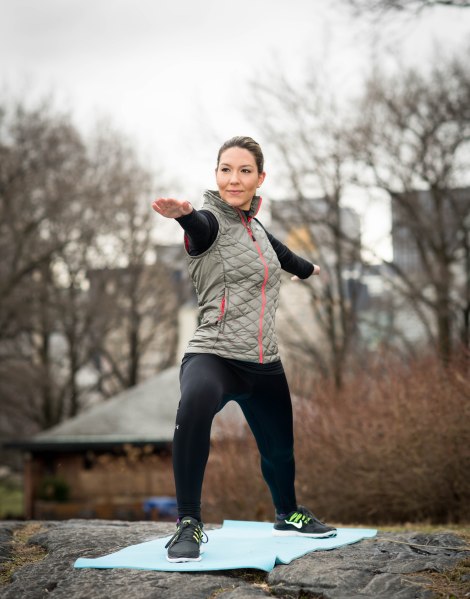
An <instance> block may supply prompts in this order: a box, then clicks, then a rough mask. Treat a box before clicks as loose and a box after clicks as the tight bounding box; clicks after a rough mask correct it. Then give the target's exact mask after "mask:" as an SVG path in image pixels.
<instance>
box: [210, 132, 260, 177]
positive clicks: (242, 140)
mask: <svg viewBox="0 0 470 599" xmlns="http://www.w3.org/2000/svg"><path fill="white" fill-rule="evenodd" d="M229 148H242V149H244V150H248V152H250V153H251V154H253V158H254V159H255V162H256V166H257V168H258V173H262V172H263V168H264V156H263V152H262V151H261V147H260V145H259V143H257V142H256V141H255V140H254V139H252V138H251V137H244V136H237V137H232V138H230V139H228V140H227V141H226V142H225V143H224V144H223V145H222V146H221V148H220V150H219V153H218V154H217V168H218V167H219V162H220V157H221V156H222V154H223V153H224V152H225V150H228V149H229Z"/></svg>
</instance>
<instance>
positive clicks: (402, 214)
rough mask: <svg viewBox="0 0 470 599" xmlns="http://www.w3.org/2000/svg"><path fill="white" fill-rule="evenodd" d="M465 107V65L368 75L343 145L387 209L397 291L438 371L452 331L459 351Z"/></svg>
mask: <svg viewBox="0 0 470 599" xmlns="http://www.w3.org/2000/svg"><path fill="white" fill-rule="evenodd" d="M469 107H470V69H469V67H468V61H467V60H464V59H460V58H458V59H457V58H456V59H451V60H444V59H441V62H440V63H439V64H435V65H434V67H433V68H432V70H431V71H430V72H429V73H426V74H425V73H418V72H417V71H416V70H414V69H406V70H405V71H404V72H403V71H401V72H400V73H399V74H397V75H395V76H385V75H382V74H378V73H375V74H374V75H373V76H372V77H371V79H370V80H369V82H368V83H367V88H366V91H365V94H364V98H363V100H362V103H361V105H360V109H359V114H360V125H359V126H358V127H357V129H356V131H355V135H354V137H353V142H352V150H353V152H354V155H355V157H356V158H357V159H358V161H360V162H361V163H362V165H363V167H364V166H365V167H366V169H367V171H366V172H367V173H368V175H367V176H366V177H364V176H362V181H363V183H366V182H367V180H368V182H370V183H371V184H373V185H375V186H378V187H379V188H381V189H383V190H385V191H386V192H387V193H388V194H389V196H390V198H391V201H392V213H393V238H394V246H395V247H394V250H395V252H396V255H395V259H394V261H393V263H391V265H390V266H391V267H392V268H393V270H394V272H395V274H396V276H397V285H396V288H397V289H398V290H399V291H400V293H401V294H402V296H403V297H406V298H407V300H408V303H409V305H410V306H412V308H413V311H414V313H415V316H416V317H417V318H418V319H419V320H420V322H421V323H422V325H423V326H424V328H425V330H426V331H427V334H428V337H429V339H430V340H431V341H432V342H433V343H434V344H435V345H436V348H437V349H438V351H439V354H440V356H441V358H442V359H443V360H444V361H448V360H449V359H450V357H451V355H452V352H453V347H454V344H455V341H456V336H457V331H458V330H459V328H460V336H461V338H462V339H464V338H467V343H468V316H465V315H466V314H467V315H468V311H469V295H468V288H469V277H470V271H469V268H468V237H469V231H468V227H469V224H470V223H469V210H470V189H469V188H468V187H465V186H464V184H465V183H466V182H467V184H468V179H467V178H466V177H467V171H468V163H469V150H470V145H469V142H470V108H469ZM363 174H364V171H363ZM367 177H369V179H367ZM462 185H463V187H462ZM400 251H402V253H403V252H405V251H406V256H403V259H401V260H400V256H401V255H402V254H400ZM465 323H467V324H465ZM465 327H467V332H466V333H465Z"/></svg>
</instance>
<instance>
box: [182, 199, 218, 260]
mask: <svg viewBox="0 0 470 599" xmlns="http://www.w3.org/2000/svg"><path fill="white" fill-rule="evenodd" d="M175 220H176V221H177V222H178V223H179V224H180V225H181V227H182V228H183V229H184V232H185V233H186V235H185V243H186V250H187V252H188V254H189V255H190V256H197V255H198V254H202V252H205V251H206V250H208V249H209V248H210V246H211V245H212V244H213V243H214V241H215V238H216V237H217V233H218V232H219V223H218V221H217V219H216V217H215V216H214V215H213V214H212V212H209V210H194V208H193V211H192V212H191V213H190V214H187V215H186V216H180V217H179V218H175Z"/></svg>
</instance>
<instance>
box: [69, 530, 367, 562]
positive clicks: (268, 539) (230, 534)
mask: <svg viewBox="0 0 470 599" xmlns="http://www.w3.org/2000/svg"><path fill="white" fill-rule="evenodd" d="M272 531H273V525H272V524H270V523H269V522H243V521H238V520H225V521H224V524H223V526H222V528H218V529H215V530H209V531H206V534H207V536H208V537H209V542H208V543H207V544H203V545H201V548H202V550H203V554H202V559H201V561H199V562H183V563H171V562H169V561H167V559H166V549H165V544H166V543H167V541H168V540H169V539H170V538H171V535H170V536H167V537H164V538H159V539H155V540H152V541H146V542H145V543H139V544H138V545H131V546H129V547H125V548H124V549H121V550H120V551H117V552H116V553H111V554H109V555H105V556H103V557H97V558H80V559H78V560H77V561H76V562H75V564H74V565H75V568H133V569H137V570H161V571H165V572H201V571H208V570H232V569H238V568H256V569H259V570H265V571H266V572H270V571H271V570H272V569H273V568H274V566H275V565H276V564H288V563H290V562H291V561H292V560H293V559H295V558H297V557H301V556H302V555H305V554H306V553H310V552H311V551H321V550H325V549H335V548H336V547H342V546H343V545H350V544H351V543H357V542H358V541H361V540H362V539H368V538H371V537H375V535H376V534H377V531H376V530H373V529H369V528H338V534H337V535H336V537H329V538H326V539H311V538H304V537H275V536H273V534H272Z"/></svg>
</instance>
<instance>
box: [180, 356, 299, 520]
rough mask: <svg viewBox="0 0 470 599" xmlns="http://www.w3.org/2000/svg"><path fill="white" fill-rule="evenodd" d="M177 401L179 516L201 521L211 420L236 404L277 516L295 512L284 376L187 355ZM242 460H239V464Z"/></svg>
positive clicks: (289, 413) (214, 358)
mask: <svg viewBox="0 0 470 599" xmlns="http://www.w3.org/2000/svg"><path fill="white" fill-rule="evenodd" d="M180 384H181V401H180V403H179V406H178V412H177V414H176V427H175V434H174V439H173V468H174V473H175V483H176V496H177V501H178V514H179V517H180V518H182V517H183V516H193V517H194V518H197V519H199V520H200V518H201V490H202V482H203V477H204V471H205V468H206V464H207V459H208V457H209V447H210V431H211V426H212V420H213V418H214V416H215V415H216V414H217V412H219V411H220V410H221V409H222V408H223V407H224V406H225V404H226V403H227V402H228V401H230V400H234V401H236V402H237V403H238V404H239V406H240V407H241V409H242V411H243V414H244V415H245V418H246V420H247V422H248V424H249V426H250V428H251V430H252V432H253V435H254V437H255V439H256V443H257V445H258V449H259V451H260V455H261V471H262V473H263V477H264V479H265V481H266V483H267V484H268V487H269V489H270V491H271V495H272V499H273V503H274V506H275V508H276V511H277V512H278V513H285V514H286V513H288V512H290V511H292V510H294V509H296V508H297V502H296V497H295V487H294V478H295V463H294V438H293V431H292V404H291V398H290V393H289V387H288V385H287V380H286V377H285V374H258V373H256V372H247V371H244V370H241V369H240V368H237V367H236V366H233V365H231V364H230V363H229V362H228V361H226V360H224V359H223V358H221V357H219V356H216V355H214V354H197V355H193V356H191V357H190V358H189V359H188V360H187V361H185V362H184V364H183V365H182V366H181V372H180ZM244 459H246V456H240V465H241V466H243V461H244Z"/></svg>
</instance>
